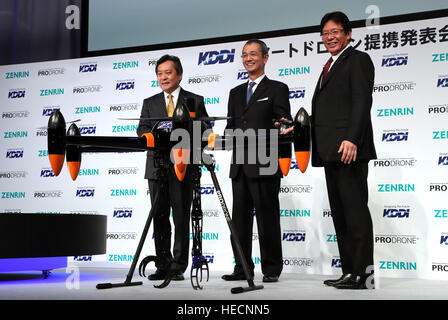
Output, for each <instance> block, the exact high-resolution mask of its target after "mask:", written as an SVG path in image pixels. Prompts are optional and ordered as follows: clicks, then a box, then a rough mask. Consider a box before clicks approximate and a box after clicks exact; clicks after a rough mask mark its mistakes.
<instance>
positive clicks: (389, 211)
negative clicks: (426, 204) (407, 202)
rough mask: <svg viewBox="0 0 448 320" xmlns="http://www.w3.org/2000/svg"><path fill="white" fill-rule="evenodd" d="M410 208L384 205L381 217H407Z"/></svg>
mask: <svg viewBox="0 0 448 320" xmlns="http://www.w3.org/2000/svg"><path fill="white" fill-rule="evenodd" d="M410 212H411V209H410V208H396V207H384V210H383V218H409V213H410Z"/></svg>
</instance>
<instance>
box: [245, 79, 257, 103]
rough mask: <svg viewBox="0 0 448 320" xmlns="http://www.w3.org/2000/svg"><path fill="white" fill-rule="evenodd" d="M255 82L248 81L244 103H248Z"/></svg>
mask: <svg viewBox="0 0 448 320" xmlns="http://www.w3.org/2000/svg"><path fill="white" fill-rule="evenodd" d="M254 85H255V82H250V83H249V88H247V95H246V104H248V103H249V100H250V97H252V94H253V92H252V88H253V87H254Z"/></svg>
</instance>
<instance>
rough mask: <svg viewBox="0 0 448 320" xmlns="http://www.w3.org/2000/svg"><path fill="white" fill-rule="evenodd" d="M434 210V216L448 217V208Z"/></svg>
mask: <svg viewBox="0 0 448 320" xmlns="http://www.w3.org/2000/svg"><path fill="white" fill-rule="evenodd" d="M434 212H435V215H434V218H448V210H447V209H434Z"/></svg>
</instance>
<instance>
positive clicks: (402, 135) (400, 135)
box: [381, 130, 409, 142]
mask: <svg viewBox="0 0 448 320" xmlns="http://www.w3.org/2000/svg"><path fill="white" fill-rule="evenodd" d="M408 137H409V132H408V131H407V130H393V131H386V132H384V133H383V138H382V140H381V141H384V142H395V141H397V142H399V141H408Z"/></svg>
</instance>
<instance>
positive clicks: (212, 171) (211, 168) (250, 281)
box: [204, 163, 263, 293]
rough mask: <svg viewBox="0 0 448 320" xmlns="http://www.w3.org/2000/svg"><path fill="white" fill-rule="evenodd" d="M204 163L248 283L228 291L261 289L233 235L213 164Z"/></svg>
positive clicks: (239, 291)
mask: <svg viewBox="0 0 448 320" xmlns="http://www.w3.org/2000/svg"><path fill="white" fill-rule="evenodd" d="M204 165H205V167H206V168H207V169H208V171H209V172H210V175H211V177H212V180H213V184H214V186H215V191H216V194H217V195H218V199H219V203H220V204H221V207H222V211H223V212H224V216H225V218H226V221H227V225H228V226H229V229H230V234H231V235H232V238H233V241H234V245H235V248H236V255H237V256H238V258H239V260H240V261H241V264H242V266H243V271H244V275H245V276H246V279H247V283H248V284H249V287H235V288H232V289H231V290H230V292H232V293H242V292H246V291H253V290H260V289H263V286H262V285H258V286H256V285H255V284H254V280H253V279H252V276H251V274H250V271H249V266H248V265H247V262H246V259H245V257H244V253H243V249H242V248H241V244H240V241H239V240H238V237H237V236H233V235H236V232H235V229H234V227H233V223H232V218H231V217H230V214H229V209H227V205H226V202H225V200H224V196H223V195H222V192H221V187H220V186H219V182H218V179H217V178H216V174H215V164H214V163H212V164H204Z"/></svg>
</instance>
